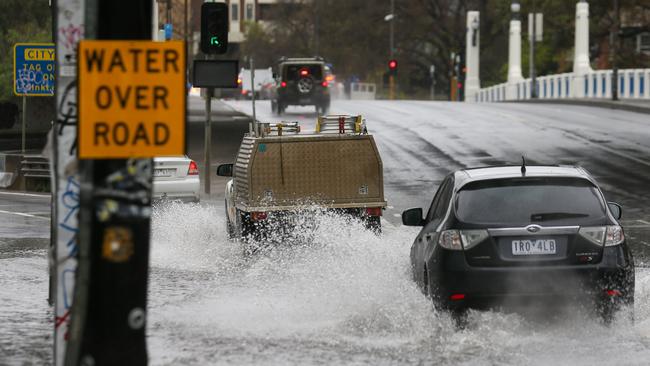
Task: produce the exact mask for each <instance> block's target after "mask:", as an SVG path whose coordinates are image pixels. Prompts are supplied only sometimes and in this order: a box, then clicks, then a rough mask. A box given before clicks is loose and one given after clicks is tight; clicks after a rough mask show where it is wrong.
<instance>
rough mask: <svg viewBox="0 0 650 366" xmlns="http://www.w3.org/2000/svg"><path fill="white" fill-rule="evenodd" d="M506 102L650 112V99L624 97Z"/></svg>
mask: <svg viewBox="0 0 650 366" xmlns="http://www.w3.org/2000/svg"><path fill="white" fill-rule="evenodd" d="M504 103H539V104H569V105H582V106H587V107H596V108H608V109H618V110H622V111H628V112H636V113H645V114H650V99H622V100H618V101H612V100H610V99H529V100H517V101H506V102H504Z"/></svg>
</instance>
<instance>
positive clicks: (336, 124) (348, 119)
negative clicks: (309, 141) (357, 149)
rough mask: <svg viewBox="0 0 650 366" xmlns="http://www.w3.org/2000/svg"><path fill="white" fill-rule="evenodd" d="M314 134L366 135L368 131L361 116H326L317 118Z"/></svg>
mask: <svg viewBox="0 0 650 366" xmlns="http://www.w3.org/2000/svg"><path fill="white" fill-rule="evenodd" d="M316 133H339V134H344V133H357V134H366V133H368V130H367V129H366V120H364V119H363V117H362V116H361V115H358V116H351V115H328V116H319V117H318V121H317V122H316Z"/></svg>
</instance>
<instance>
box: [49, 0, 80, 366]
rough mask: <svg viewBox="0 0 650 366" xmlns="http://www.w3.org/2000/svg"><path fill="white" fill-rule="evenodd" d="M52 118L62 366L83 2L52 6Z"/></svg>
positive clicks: (71, 275)
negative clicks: (54, 74)
mask: <svg viewBox="0 0 650 366" xmlns="http://www.w3.org/2000/svg"><path fill="white" fill-rule="evenodd" d="M56 6H57V9H56V14H57V24H58V25H57V29H56V72H57V77H56V83H57V85H56V98H57V104H56V105H57V117H56V123H55V126H54V128H53V130H52V135H53V138H54V139H55V140H56V143H55V144H54V146H56V151H54V159H55V166H56V175H55V178H54V179H55V180H56V182H55V183H56V184H54V185H53V186H54V187H56V200H55V202H56V208H55V210H56V221H53V222H52V225H53V232H54V238H53V240H55V242H54V245H53V258H54V263H55V266H56V269H55V271H54V272H55V276H56V296H55V305H54V306H55V309H54V329H55V337H54V364H55V365H57V366H58V365H63V363H64V360H65V351H66V346H67V340H68V335H69V326H70V312H71V307H72V299H73V294H74V285H75V274H76V271H77V254H78V245H77V233H78V231H79V222H78V219H77V215H78V212H79V191H80V185H79V177H78V173H77V157H76V155H77V152H76V145H77V144H76V138H77V120H78V118H77V115H78V112H77V81H76V69H77V45H78V43H79V41H80V40H81V39H83V37H84V11H85V9H84V1H83V0H58V1H57V2H56Z"/></svg>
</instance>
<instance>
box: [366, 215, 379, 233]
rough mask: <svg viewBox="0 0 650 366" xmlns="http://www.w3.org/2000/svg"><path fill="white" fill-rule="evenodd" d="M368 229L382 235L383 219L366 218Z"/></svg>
mask: <svg viewBox="0 0 650 366" xmlns="http://www.w3.org/2000/svg"><path fill="white" fill-rule="evenodd" d="M364 221H365V225H366V229H368V230H372V231H373V232H374V233H375V234H377V235H379V234H381V217H379V216H368V217H366V218H365V220H364Z"/></svg>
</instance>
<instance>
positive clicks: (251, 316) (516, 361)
mask: <svg viewBox="0 0 650 366" xmlns="http://www.w3.org/2000/svg"><path fill="white" fill-rule="evenodd" d="M222 211H223V208H222V207H220V206H218V207H206V206H198V205H197V206H195V205H175V204H172V205H168V206H164V207H159V208H158V209H157V210H156V211H155V216H154V220H153V245H152V259H151V260H152V273H151V284H150V300H149V304H150V314H149V339H148V341H149V349H150V357H151V360H152V364H164V365H173V364H194V365H205V364H257V365H269V364H278V365H279V364H282V365H286V364H295V365H311V364H373V365H381V364H398V363H414V364H472V365H475V364H479V365H482V364H486V365H491V364H509V365H521V364H530V365H549V364H556V365H557V364H564V365H583V364H584V365H592V364H602V365H611V364H617V365H646V364H647V362H648V361H647V360H648V359H650V271H648V270H647V269H646V268H643V267H639V268H638V269H637V278H636V281H637V283H636V308H635V316H636V323H635V324H634V325H632V324H630V323H629V322H628V321H627V320H626V317H625V314H622V315H621V317H620V318H621V319H618V320H617V322H616V323H615V324H614V325H613V326H611V327H606V326H604V325H602V324H601V323H600V322H599V321H598V319H597V318H596V317H593V316H592V315H591V314H590V313H588V312H586V311H581V310H582V309H573V310H567V311H563V312H562V313H560V314H557V315H556V316H552V317H550V318H544V319H539V318H537V317H531V316H528V315H521V314H518V313H501V312H496V311H488V312H472V313H471V314H470V320H469V326H468V327H467V328H466V329H464V330H462V331H458V330H455V329H454V327H453V325H452V321H451V319H450V318H449V317H448V316H447V315H446V314H444V313H442V314H439V313H436V312H435V311H434V310H433V309H432V308H431V305H430V302H429V301H428V300H427V299H426V298H425V297H424V296H423V295H422V293H421V292H420V291H419V290H418V289H417V288H416V286H415V285H414V283H413V282H412V280H411V275H410V265H409V248H410V245H411V242H412V238H413V237H414V235H415V231H414V229H412V228H406V227H394V226H387V227H385V228H384V234H383V235H382V236H380V237H377V236H375V235H374V234H372V233H370V232H367V231H365V230H364V229H363V228H362V227H361V225H360V224H358V223H354V222H350V221H348V220H346V219H344V218H341V217H337V216H331V215H323V216H322V217H319V218H318V219H317V221H318V225H317V228H316V229H315V234H314V236H313V240H310V241H306V242H305V243H303V244H298V245H291V246H276V247H274V248H271V249H268V250H266V251H263V252H262V253H258V254H256V255H254V256H252V257H250V256H245V255H244V254H243V251H242V248H241V247H240V246H239V244H238V243H235V242H232V241H229V240H228V239H227V238H226V234H225V222H224V220H225V219H224V215H223V213H222Z"/></svg>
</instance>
